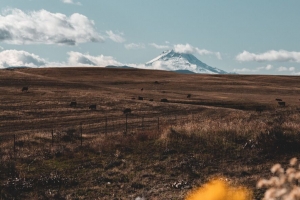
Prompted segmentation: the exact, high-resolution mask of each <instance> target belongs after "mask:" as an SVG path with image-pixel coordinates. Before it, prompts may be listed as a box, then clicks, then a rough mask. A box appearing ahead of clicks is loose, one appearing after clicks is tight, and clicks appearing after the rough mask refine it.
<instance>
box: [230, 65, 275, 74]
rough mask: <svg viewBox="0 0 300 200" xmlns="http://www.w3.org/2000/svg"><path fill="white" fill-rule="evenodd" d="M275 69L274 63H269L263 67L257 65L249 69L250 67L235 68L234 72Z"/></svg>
mask: <svg viewBox="0 0 300 200" xmlns="http://www.w3.org/2000/svg"><path fill="white" fill-rule="evenodd" d="M271 69H273V66H272V65H267V66H261V67H257V68H254V69H248V68H242V69H234V70H233V71H234V72H237V73H241V72H242V73H243V72H245V73H246V72H252V73H254V72H259V71H262V70H265V71H268V70H271Z"/></svg>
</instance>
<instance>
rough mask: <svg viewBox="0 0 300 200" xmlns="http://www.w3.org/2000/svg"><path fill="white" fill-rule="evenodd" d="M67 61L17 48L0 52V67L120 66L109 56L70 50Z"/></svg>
mask: <svg viewBox="0 0 300 200" xmlns="http://www.w3.org/2000/svg"><path fill="white" fill-rule="evenodd" d="M67 54H68V62H67V63H65V62H50V61H47V60H46V59H44V58H41V57H40V56H38V55H35V54H32V53H29V52H26V51H18V50H5V51H1V52H0V68H8V67H35V68H37V67H63V66H64V67H78V66H99V67H105V66H107V65H115V66H121V65H122V63H120V62H118V61H116V60H115V59H114V58H113V57H111V56H104V55H99V56H91V55H89V54H83V53H80V52H74V51H70V52H68V53H67Z"/></svg>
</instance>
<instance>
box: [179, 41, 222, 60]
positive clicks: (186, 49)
mask: <svg viewBox="0 0 300 200" xmlns="http://www.w3.org/2000/svg"><path fill="white" fill-rule="evenodd" d="M174 51H176V52H178V53H190V54H194V53H198V54H199V55H201V56H203V55H214V56H216V57H217V58H218V59H219V60H222V57H221V54H220V52H213V51H208V50H206V49H199V48H198V47H193V46H192V45H190V44H176V45H174Z"/></svg>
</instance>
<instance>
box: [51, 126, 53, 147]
mask: <svg viewBox="0 0 300 200" xmlns="http://www.w3.org/2000/svg"><path fill="white" fill-rule="evenodd" d="M51 143H52V146H53V128H52V131H51Z"/></svg>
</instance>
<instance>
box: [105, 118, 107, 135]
mask: <svg viewBox="0 0 300 200" xmlns="http://www.w3.org/2000/svg"><path fill="white" fill-rule="evenodd" d="M105 135H107V117H105Z"/></svg>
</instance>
